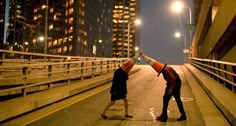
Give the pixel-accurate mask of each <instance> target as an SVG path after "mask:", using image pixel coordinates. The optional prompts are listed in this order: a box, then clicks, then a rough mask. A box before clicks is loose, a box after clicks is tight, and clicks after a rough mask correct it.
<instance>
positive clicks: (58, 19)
mask: <svg viewBox="0 0 236 126" xmlns="http://www.w3.org/2000/svg"><path fill="white" fill-rule="evenodd" d="M6 1H8V0H6ZM19 1H20V0H14V1H13V0H9V2H0V6H1V7H4V8H5V6H8V7H9V8H10V11H11V9H12V8H13V7H12V6H14V7H15V8H17V9H20V11H19V10H17V11H15V10H14V12H15V13H14V14H15V15H13V14H12V13H11V12H6V11H5V9H2V8H1V12H2V13H1V14H0V25H1V27H4V26H5V25H4V24H5V22H4V21H6V20H5V17H7V16H6V15H7V14H9V22H12V21H11V20H13V19H14V20H13V24H14V23H15V24H16V23H17V21H19V23H22V25H20V24H16V25H11V24H10V23H9V25H10V26H14V27H13V30H12V31H15V33H14V34H13V35H15V40H11V41H10V40H8V42H11V43H15V42H16V41H18V38H17V37H18V36H19V39H22V40H20V41H21V45H24V42H27V43H28V45H25V48H27V50H25V51H29V52H37V53H48V54H57V55H74V56H100V57H111V56H112V9H113V1H110V0H109V1H107V0H25V1H24V3H22V2H19ZM17 2H18V3H17ZM7 3H9V5H8V4H7ZM15 3H17V4H15ZM12 4H13V5H12ZM19 5H21V6H19ZM23 5H24V6H23ZM5 12H6V13H5ZM18 13H19V14H22V15H23V16H21V15H20V16H18V15H16V14H18ZM12 15H13V16H12ZM14 16H15V17H14ZM13 17H14V18H13ZM16 18H17V20H16ZM20 19H22V20H20ZM14 21H15V22H14ZM6 24H7V23H6ZM10 26H9V29H12V28H10ZM20 26H21V27H20ZM19 28H21V29H19ZM2 29H3V28H2ZM17 30H21V31H19V32H16V31H17ZM8 31H9V30H8ZM18 33H19V35H18ZM20 33H21V34H24V35H20ZM2 34H3V32H2V33H1V36H0V37H1V39H2V40H3V38H4V37H3V36H4V35H2ZM8 34H9V33H8ZM8 36H9V35H8ZM8 38H9V39H13V38H14V37H8Z"/></svg>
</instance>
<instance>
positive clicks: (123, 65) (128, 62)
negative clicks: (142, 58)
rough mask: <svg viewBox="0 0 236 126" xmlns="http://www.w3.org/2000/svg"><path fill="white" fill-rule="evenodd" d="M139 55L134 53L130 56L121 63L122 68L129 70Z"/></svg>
mask: <svg viewBox="0 0 236 126" xmlns="http://www.w3.org/2000/svg"><path fill="white" fill-rule="evenodd" d="M138 57H139V54H136V55H135V56H134V57H132V58H130V59H129V60H128V61H126V62H124V63H122V64H121V66H120V67H121V68H122V70H124V71H125V72H127V73H129V71H130V70H131V69H132V67H133V66H134V64H135V63H136V62H137V58H138Z"/></svg>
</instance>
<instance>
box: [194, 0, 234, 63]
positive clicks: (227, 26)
mask: <svg viewBox="0 0 236 126" xmlns="http://www.w3.org/2000/svg"><path fill="white" fill-rule="evenodd" d="M235 5H236V1H235V0H208V1H205V0H195V16H196V22H197V24H196V30H195V34H194V38H193V41H192V50H191V52H192V53H191V54H192V57H197V58H204V59H213V60H220V61H227V62H233V63H235V62H236V57H235V53H236V36H235V33H236V16H235V15H236V8H235Z"/></svg>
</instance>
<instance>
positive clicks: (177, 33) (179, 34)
mask: <svg viewBox="0 0 236 126" xmlns="http://www.w3.org/2000/svg"><path fill="white" fill-rule="evenodd" d="M181 36H182V35H181V33H180V32H175V37H176V38H180V37H181ZM186 46H187V42H186V35H184V49H183V53H184V61H185V62H186V61H187V57H186V53H188V51H187V49H186Z"/></svg>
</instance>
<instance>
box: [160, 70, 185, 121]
mask: <svg viewBox="0 0 236 126" xmlns="http://www.w3.org/2000/svg"><path fill="white" fill-rule="evenodd" d="M162 75H163V77H164V79H165V80H166V82H167V83H166V88H165V94H164V96H163V108H162V114H161V115H160V116H159V117H157V118H156V119H157V120H160V121H163V122H166V121H167V119H168V116H167V108H168V104H169V101H170V99H171V96H174V98H175V101H176V103H177V105H178V108H179V112H180V113H181V116H180V118H178V119H177V120H178V121H182V120H186V114H185V111H184V107H183V103H182V101H181V97H180V92H181V79H180V77H179V75H178V74H177V73H176V71H175V70H174V69H173V68H172V67H170V66H165V68H163V70H162Z"/></svg>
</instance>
